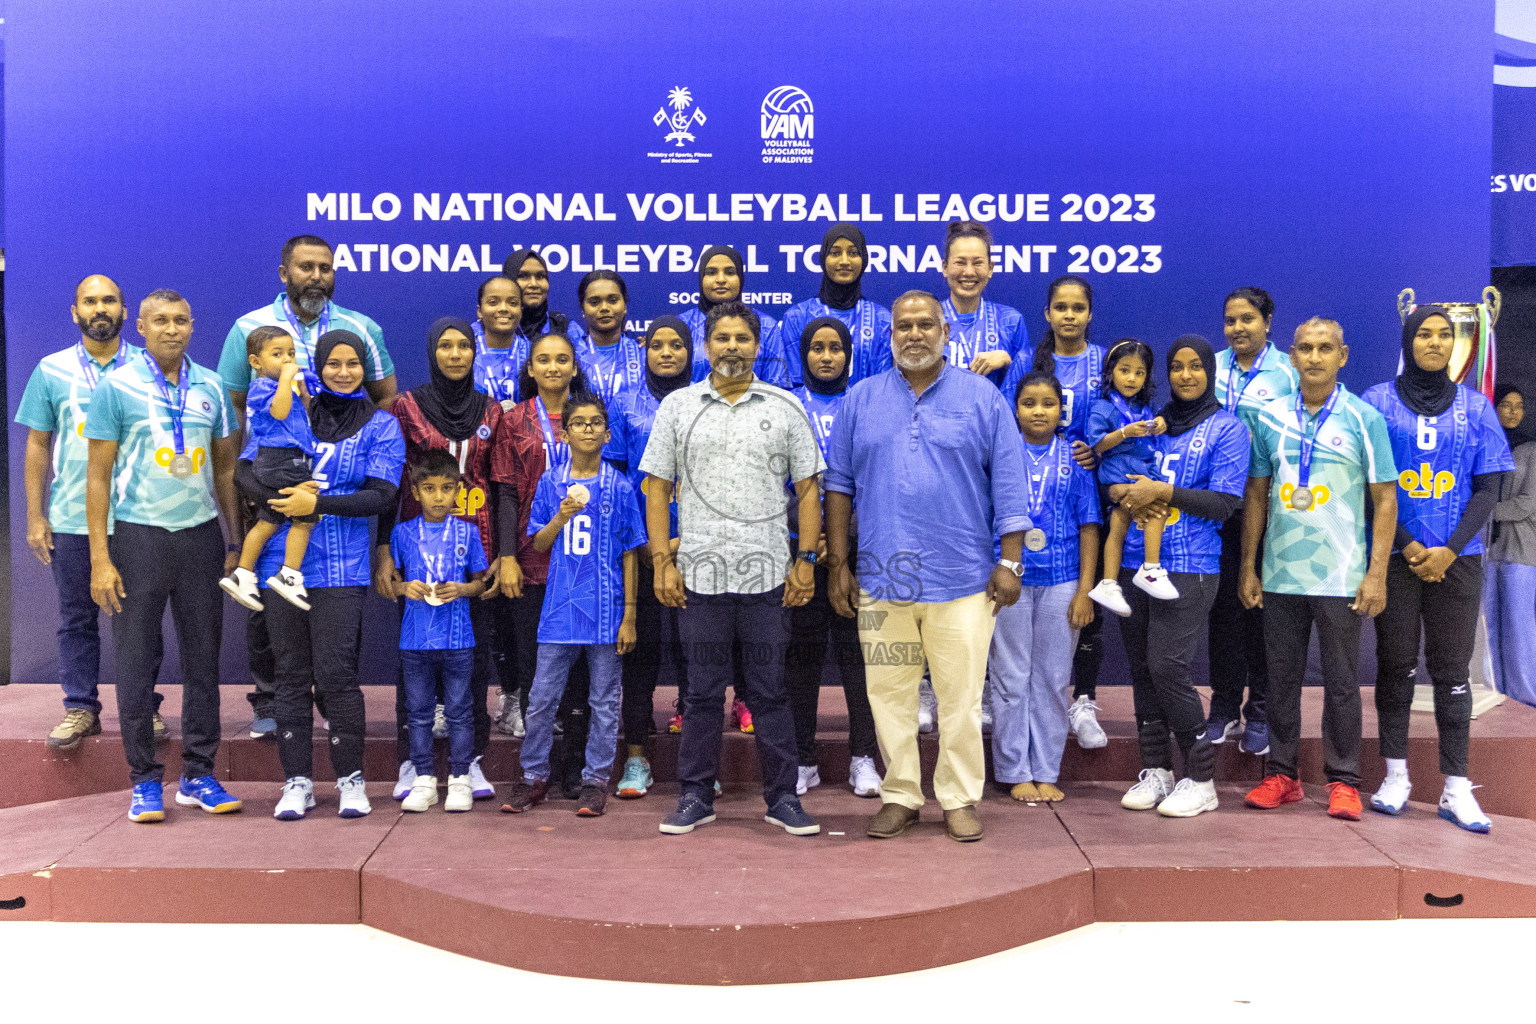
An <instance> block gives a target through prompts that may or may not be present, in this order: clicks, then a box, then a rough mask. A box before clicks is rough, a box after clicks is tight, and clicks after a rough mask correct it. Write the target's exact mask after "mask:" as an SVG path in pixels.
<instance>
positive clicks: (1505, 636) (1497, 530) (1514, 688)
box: [1483, 384, 1536, 706]
mask: <svg viewBox="0 0 1536 1024" xmlns="http://www.w3.org/2000/svg"><path fill="white" fill-rule="evenodd" d="M1496 397H1497V398H1498V400H1499V404H1498V411H1499V422H1500V423H1501V424H1503V425H1504V437H1505V439H1506V440H1508V442H1509V449H1510V455H1511V456H1512V457H1513V459H1514V461H1515V471H1514V472H1513V473H1511V474H1510V475H1509V476H1508V477H1507V478H1506V479H1505V480H1504V483H1503V484H1502V485H1501V486H1500V487H1499V503H1498V504H1497V505H1495V506H1493V535H1492V538H1491V540H1490V542H1489V545H1488V568H1487V576H1488V579H1487V582H1485V583H1484V584H1483V614H1484V615H1485V616H1486V617H1487V620H1488V649H1489V650H1488V653H1489V654H1490V655H1491V656H1492V658H1493V678H1494V682H1495V683H1496V684H1497V686H1498V688H1499V692H1500V693H1507V694H1509V695H1510V696H1511V697H1513V698H1515V700H1518V701H1520V702H1521V703H1523V704H1530V705H1532V706H1536V410H1533V411H1532V412H1531V413H1530V415H1529V416H1528V415H1527V414H1526V411H1525V389H1522V388H1520V387H1517V386H1514V385H1510V384H1506V385H1503V386H1501V387H1500V388H1499V389H1498V393H1497V395H1496Z"/></svg>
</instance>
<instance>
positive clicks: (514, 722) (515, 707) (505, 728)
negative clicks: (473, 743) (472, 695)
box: [493, 690, 523, 736]
mask: <svg viewBox="0 0 1536 1024" xmlns="http://www.w3.org/2000/svg"><path fill="white" fill-rule="evenodd" d="M493 724H494V725H495V726H496V731H497V732H499V733H501V734H502V735H504V736H521V735H522V734H523V707H522V704H521V703H520V702H519V701H518V699H517V694H516V693H508V692H507V691H505V690H503V691H502V692H501V697H500V698H499V699H498V700H497V703H496V721H495V722H494V723H493Z"/></svg>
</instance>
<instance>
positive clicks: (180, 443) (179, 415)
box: [144, 355, 192, 455]
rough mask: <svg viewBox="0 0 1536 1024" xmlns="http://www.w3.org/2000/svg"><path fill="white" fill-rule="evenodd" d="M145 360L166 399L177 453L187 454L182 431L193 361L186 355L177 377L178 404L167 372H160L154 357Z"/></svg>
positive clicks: (190, 388)
mask: <svg viewBox="0 0 1536 1024" xmlns="http://www.w3.org/2000/svg"><path fill="white" fill-rule="evenodd" d="M144 361H145V362H146V363H148V364H149V372H150V373H151V374H152V375H153V376H154V378H155V384H156V385H157V386H158V387H159V388H160V397H161V398H163V399H165V408H166V413H167V414H168V415H169V416H170V417H171V437H172V438H173V439H174V441H175V444H176V454H177V455H185V454H186V451H187V443H186V437H185V435H184V434H183V432H182V426H181V423H182V419H183V417H185V416H186V415H187V396H188V395H189V394H191V393H192V381H191V379H190V378H191V376H192V361H191V360H189V359H187V358H186V357H182V360H181V375H180V376H179V377H178V378H177V382H176V392H177V394H178V396H179V397H180V399H181V401H180V403H179V404H178V403H177V402H176V401H174V400H172V398H171V386H170V384H169V382H167V381H166V379H165V374H164V373H162V372H160V364H159V363H157V362H155V360H154V358H153V357H151V356H148V355H146V356H145V358H144Z"/></svg>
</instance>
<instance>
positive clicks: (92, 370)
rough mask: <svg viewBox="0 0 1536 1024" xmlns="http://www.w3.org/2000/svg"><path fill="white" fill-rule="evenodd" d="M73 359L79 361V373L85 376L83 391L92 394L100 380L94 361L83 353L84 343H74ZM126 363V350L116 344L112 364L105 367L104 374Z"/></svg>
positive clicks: (120, 343)
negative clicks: (115, 352)
mask: <svg viewBox="0 0 1536 1024" xmlns="http://www.w3.org/2000/svg"><path fill="white" fill-rule="evenodd" d="M75 357H76V358H77V359H79V360H80V372H81V373H82V374H84V375H85V389H86V390H87V391H90V392H92V393H94V392H95V391H96V382H97V381H98V380H100V379H101V375H100V373H99V372H98V371H97V369H96V360H94V359H92V358H91V357H90V355H89V354H88V353H87V352H86V351H85V342H83V341H78V342H76V343H75ZM127 362H128V352H127V349H126V348H125V347H124V345H123V343H122V342H118V344H117V354H116V355H114V356H113V357H112V362H111V364H110V365H109V366H108V367H107V370H106V372H107V373H111V372H112V371H113V370H116V369H117V368H119V367H121V366H124V365H126V364H127Z"/></svg>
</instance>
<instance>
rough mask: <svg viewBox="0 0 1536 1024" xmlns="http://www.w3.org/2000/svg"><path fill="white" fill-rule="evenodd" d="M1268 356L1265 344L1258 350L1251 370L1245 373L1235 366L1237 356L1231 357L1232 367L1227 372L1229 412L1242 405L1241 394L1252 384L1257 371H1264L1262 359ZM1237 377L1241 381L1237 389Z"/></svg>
mask: <svg viewBox="0 0 1536 1024" xmlns="http://www.w3.org/2000/svg"><path fill="white" fill-rule="evenodd" d="M1228 351H1230V350H1228ZM1268 354H1269V343H1268V342H1265V344H1264V347H1263V348H1262V349H1260V350H1259V356H1258V358H1257V359H1255V360H1254V361H1253V369H1251V370H1249V371H1248V372H1247V373H1242V372H1241V368H1240V367H1239V366H1238V364H1237V356H1235V355H1234V356H1233V357H1232V366H1231V368H1230V369H1228V370H1227V408H1228V409H1229V410H1230V409H1236V408H1237V407H1238V405H1239V404H1241V403H1242V400H1243V392H1244V391H1247V390H1248V385H1249V384H1252V383H1253V378H1255V377H1257V376H1258V375H1259V371H1260V370H1262V369H1264V357H1265V356H1267V355H1268ZM1238 377H1242V379H1243V384H1242V387H1238V384H1237V379H1238Z"/></svg>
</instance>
